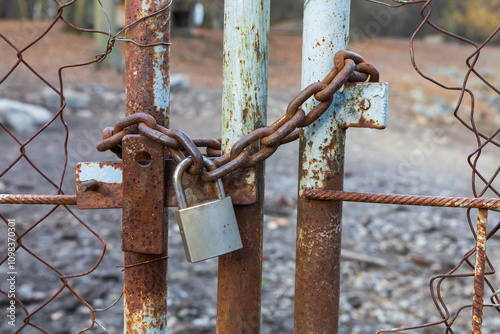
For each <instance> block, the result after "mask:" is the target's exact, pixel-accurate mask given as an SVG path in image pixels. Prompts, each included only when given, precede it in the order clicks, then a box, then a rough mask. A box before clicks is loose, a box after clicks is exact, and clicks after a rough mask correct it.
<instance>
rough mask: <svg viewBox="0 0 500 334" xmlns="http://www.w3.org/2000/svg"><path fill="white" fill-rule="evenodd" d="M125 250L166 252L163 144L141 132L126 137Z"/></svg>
mask: <svg viewBox="0 0 500 334" xmlns="http://www.w3.org/2000/svg"><path fill="white" fill-rule="evenodd" d="M123 144H124V145H123V147H124V150H123V179H124V180H125V182H123V185H122V186H123V225H122V250H123V251H124V252H136V253H146V254H163V253H164V252H165V247H166V242H165V224H164V221H163V219H164V191H165V190H164V186H163V185H164V183H165V182H164V166H163V165H164V159H163V153H164V149H163V146H161V145H160V144H157V143H154V142H152V141H150V140H149V139H147V138H144V137H142V136H139V135H127V136H125V138H124V140H123Z"/></svg>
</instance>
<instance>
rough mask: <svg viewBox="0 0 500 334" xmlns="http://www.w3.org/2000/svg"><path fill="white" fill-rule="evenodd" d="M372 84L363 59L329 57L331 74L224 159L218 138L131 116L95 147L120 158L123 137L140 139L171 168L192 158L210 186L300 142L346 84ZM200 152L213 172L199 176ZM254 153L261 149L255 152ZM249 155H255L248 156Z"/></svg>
mask: <svg viewBox="0 0 500 334" xmlns="http://www.w3.org/2000/svg"><path fill="white" fill-rule="evenodd" d="M368 79H369V81H370V82H377V81H378V80H379V73H378V71H377V69H376V68H375V67H374V66H373V65H370V64H368V63H366V62H365V60H364V59H363V57H361V56H360V55H359V54H357V53H354V52H351V51H343V50H342V51H339V52H337V53H336V54H335V57H334V68H333V69H332V70H331V71H330V73H328V75H327V76H326V77H325V78H324V79H323V80H322V81H319V82H314V83H312V84H310V85H309V86H307V87H306V88H305V89H304V90H302V91H301V92H300V93H299V94H298V95H297V96H296V97H295V98H293V99H292V101H291V102H290V104H289V105H288V107H287V109H286V114H285V115H283V116H282V117H281V118H280V119H278V120H277V121H276V122H274V123H273V124H272V125H270V126H265V127H262V128H259V129H256V130H254V131H252V132H250V133H249V134H248V135H246V136H244V137H243V138H241V139H240V140H239V141H237V142H236V143H235V144H234V145H233V147H232V148H231V150H230V152H229V153H226V154H224V155H221V138H218V139H214V138H195V139H190V138H189V137H188V136H187V135H186V134H185V133H184V132H182V131H180V130H171V129H167V128H165V127H163V126H161V125H158V124H157V123H156V121H155V119H154V118H153V117H152V116H151V115H148V114H143V113H136V114H133V115H131V116H127V117H125V118H123V119H121V120H120V121H119V122H118V123H116V125H115V126H114V127H113V128H111V127H107V128H105V129H104V130H103V132H102V137H103V140H102V141H101V142H99V144H98V145H97V149H98V150H99V151H106V150H111V151H112V152H113V153H115V154H116V155H117V156H118V157H120V158H121V151H122V147H121V144H122V140H123V137H124V136H125V135H127V134H142V135H144V136H145V137H147V138H149V139H151V140H153V141H155V142H157V143H160V144H161V145H163V146H165V147H167V149H168V151H169V153H170V155H171V156H172V158H173V159H174V160H175V162H176V163H179V162H181V161H182V160H184V159H185V158H186V156H191V157H192V158H193V166H191V167H190V169H189V170H188V172H189V173H190V174H195V175H197V174H202V175H201V178H202V179H203V180H204V181H214V180H216V179H218V178H221V177H224V176H226V175H228V174H229V173H231V172H233V171H235V170H237V169H240V168H248V167H253V166H255V165H257V164H259V163H261V162H262V161H264V160H266V159H267V158H269V157H270V156H271V155H272V154H273V153H274V152H275V151H276V150H277V149H278V147H279V146H280V145H282V144H286V143H289V142H291V141H294V140H296V139H297V138H298V137H299V128H302V127H305V126H308V125H310V124H312V123H313V122H315V121H316V120H317V119H318V118H319V117H320V116H321V115H322V114H323V113H324V112H325V111H326V110H327V109H328V108H329V107H330V105H331V104H332V102H333V95H334V94H335V92H337V91H338V90H339V89H340V88H341V87H342V86H343V85H344V84H345V83H346V82H348V81H350V82H364V81H366V80H368ZM313 96H314V98H315V99H316V100H318V101H319V103H318V104H317V105H316V106H315V107H314V108H313V109H312V110H311V111H310V112H309V113H308V114H307V115H306V113H305V111H304V110H303V109H301V108H300V107H301V106H302V104H304V102H306V101H307V100H308V99H309V98H311V97H313ZM199 147H205V148H206V155H207V156H209V157H215V158H214V159H213V162H214V164H215V165H216V166H217V168H216V169H215V170H213V171H205V172H204V171H203V170H204V164H203V155H202V153H201V152H200V150H199ZM255 147H260V149H258V150H257V151H256V152H255V150H256V149H255ZM251 152H254V153H251Z"/></svg>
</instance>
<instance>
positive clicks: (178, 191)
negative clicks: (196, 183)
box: [173, 157, 226, 209]
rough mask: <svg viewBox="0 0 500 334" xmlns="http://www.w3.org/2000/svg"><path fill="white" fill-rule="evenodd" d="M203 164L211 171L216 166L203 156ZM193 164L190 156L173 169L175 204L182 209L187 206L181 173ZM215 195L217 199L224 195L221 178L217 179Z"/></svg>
mask: <svg viewBox="0 0 500 334" xmlns="http://www.w3.org/2000/svg"><path fill="white" fill-rule="evenodd" d="M203 164H204V165H205V168H206V169H207V170H208V171H212V170H214V169H216V168H217V166H216V165H215V164H214V163H213V162H212V161H211V160H210V159H208V158H207V157H203ZM191 165H193V158H192V157H187V158H186V159H184V160H182V161H181V162H180V163H179V164H178V165H177V167H175V170H174V175H173V179H174V180H173V181H174V182H173V183H174V190H175V197H176V198H177V206H178V207H179V209H184V208H187V206H188V204H187V200H186V194H185V193H184V188H183V187H182V175H183V174H184V172H185V171H186V170H187V169H188V168H189V167H190V166H191ZM216 182H217V189H218V190H217V197H218V198H219V199H223V198H224V197H226V194H225V192H224V187H223V185H222V180H221V179H217V181H216Z"/></svg>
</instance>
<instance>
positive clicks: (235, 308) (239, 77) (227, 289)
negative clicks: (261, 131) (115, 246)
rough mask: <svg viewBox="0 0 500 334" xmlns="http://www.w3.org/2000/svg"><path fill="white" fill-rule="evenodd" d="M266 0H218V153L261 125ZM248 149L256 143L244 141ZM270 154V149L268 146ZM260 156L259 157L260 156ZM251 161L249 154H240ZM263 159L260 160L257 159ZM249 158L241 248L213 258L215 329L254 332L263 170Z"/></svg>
mask: <svg viewBox="0 0 500 334" xmlns="http://www.w3.org/2000/svg"><path fill="white" fill-rule="evenodd" d="M269 11H270V0H226V1H225V2H224V60H223V73H224V79H223V93H222V105H223V112H222V152H223V153H229V154H230V155H231V156H232V157H233V158H237V157H240V156H244V155H245V154H249V155H250V153H247V152H246V150H245V151H242V152H241V153H238V154H236V151H232V150H231V148H232V146H233V145H234V144H235V143H236V142H237V141H238V140H239V139H240V138H241V137H242V135H246V134H249V133H251V132H252V131H253V130H255V129H257V128H261V127H262V126H264V125H265V124H266V113H267V79H268V57H269ZM250 145H251V146H250V152H252V153H255V152H257V151H258V150H259V149H260V148H261V147H260V145H259V143H258V142H255V143H253V144H250ZM269 151H270V153H271V154H272V152H274V151H273V150H269ZM266 157H267V156H263V157H262V158H266ZM244 159H248V161H251V162H252V160H251V158H250V157H248V158H244ZM262 160H263V159H262ZM262 160H255V161H253V163H252V164H251V165H255V168H254V169H247V170H245V171H244V173H245V174H244V178H243V179H242V180H240V181H239V183H240V185H241V184H248V185H254V186H255V187H256V191H255V193H256V195H257V198H256V199H257V202H256V203H254V204H251V205H245V206H236V207H235V213H236V218H237V220H238V225H239V229H240V233H241V238H242V242H243V249H240V250H238V251H235V252H232V253H229V254H226V255H223V256H221V257H219V277H218V291H220V293H219V294H218V296H217V332H218V333H232V334H233V333H234V334H238V333H249V334H251V333H259V332H260V305H261V304H260V303H261V284H262V283H261V282H262V219H263V199H264V196H263V195H264V192H263V191H264V189H263V188H264V177H263V176H264V169H263V162H262Z"/></svg>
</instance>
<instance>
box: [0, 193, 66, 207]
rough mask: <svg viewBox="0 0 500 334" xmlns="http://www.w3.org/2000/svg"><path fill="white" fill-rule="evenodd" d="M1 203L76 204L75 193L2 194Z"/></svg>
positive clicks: (0, 196)
mask: <svg viewBox="0 0 500 334" xmlns="http://www.w3.org/2000/svg"><path fill="white" fill-rule="evenodd" d="M0 204H46V205H76V196H75V195H32V194H26V195H21V194H19V195H13V194H0Z"/></svg>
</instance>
